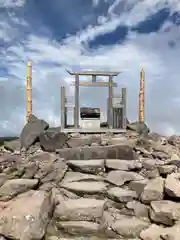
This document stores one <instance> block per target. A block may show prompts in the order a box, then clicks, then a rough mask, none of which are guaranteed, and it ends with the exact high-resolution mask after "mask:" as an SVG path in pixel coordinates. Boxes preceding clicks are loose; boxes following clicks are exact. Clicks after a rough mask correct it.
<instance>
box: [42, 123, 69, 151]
mask: <svg viewBox="0 0 180 240" xmlns="http://www.w3.org/2000/svg"><path fill="white" fill-rule="evenodd" d="M39 139H40V145H41V148H42V149H43V150H45V151H47V152H54V151H56V149H61V148H63V147H64V146H65V144H66V142H67V140H68V136H67V134H65V133H63V132H61V129H60V127H57V128H49V129H48V130H47V131H45V132H44V133H42V134H41V135H40V138H39Z"/></svg>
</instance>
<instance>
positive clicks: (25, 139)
mask: <svg viewBox="0 0 180 240" xmlns="http://www.w3.org/2000/svg"><path fill="white" fill-rule="evenodd" d="M129 129H130V127H129ZM21 148H22V149H24V150H26V151H24V150H23V151H21V152H20V151H19V150H20V149H21ZM179 156H180V137H178V136H171V137H170V138H165V137H162V136H159V135H158V134H153V133H150V134H149V135H148V136H146V137H144V136H141V137H140V136H138V134H137V133H136V131H134V129H133V126H132V127H131V130H128V131H127V133H126V134H124V135H123V136H122V135H116V136H113V135H93V136H92V135H81V136H80V135H77V134H75V135H74V134H72V135H70V136H68V135H65V134H63V133H61V132H60V129H58V128H56V129H53V128H49V126H48V124H47V123H46V122H44V121H42V120H39V119H37V118H35V117H34V116H33V117H32V119H31V124H30V122H29V123H28V124H27V125H26V126H25V127H24V129H23V131H22V134H21V137H20V139H19V140H13V141H10V142H5V143H4V146H3V147H1V155H0V239H1V240H5V239H6V240H8V239H12V240H13V239H14V240H41V239H44V240H68V239H69V240H73V239H75V240H76V239H91V240H97V239H114V240H115V239H124V240H125V239H127V240H140V239H141V240H179V239H180V235H179V232H180V170H179V168H180V158H179Z"/></svg>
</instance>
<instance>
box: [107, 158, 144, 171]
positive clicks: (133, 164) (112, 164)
mask: <svg viewBox="0 0 180 240" xmlns="http://www.w3.org/2000/svg"><path fill="white" fill-rule="evenodd" d="M105 166H106V167H107V168H109V169H116V170H124V171H129V170H135V169H141V168H142V163H140V161H138V160H132V161H128V160H121V159H105Z"/></svg>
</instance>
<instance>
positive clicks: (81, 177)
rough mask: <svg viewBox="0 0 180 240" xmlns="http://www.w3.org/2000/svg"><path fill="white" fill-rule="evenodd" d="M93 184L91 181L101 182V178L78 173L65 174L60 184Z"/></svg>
mask: <svg viewBox="0 0 180 240" xmlns="http://www.w3.org/2000/svg"><path fill="white" fill-rule="evenodd" d="M81 181H86V182H88V181H89V182H93V181H103V177H101V176H98V175H93V174H85V173H80V172H67V173H66V174H65V177H64V178H63V180H62V182H61V184H68V183H72V182H81Z"/></svg>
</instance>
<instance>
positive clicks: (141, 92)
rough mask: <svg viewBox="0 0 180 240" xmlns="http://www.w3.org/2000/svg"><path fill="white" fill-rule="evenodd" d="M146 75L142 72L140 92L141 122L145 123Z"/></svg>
mask: <svg viewBox="0 0 180 240" xmlns="http://www.w3.org/2000/svg"><path fill="white" fill-rule="evenodd" d="M144 78H145V73H144V70H143V69H142V70H141V73H140V91H139V122H140V123H144V111H145V110H144V94H145V93H144V91H145V83H144V81H145V79H144Z"/></svg>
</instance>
